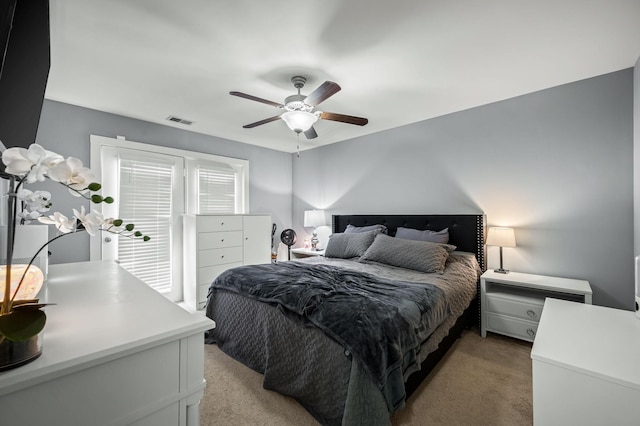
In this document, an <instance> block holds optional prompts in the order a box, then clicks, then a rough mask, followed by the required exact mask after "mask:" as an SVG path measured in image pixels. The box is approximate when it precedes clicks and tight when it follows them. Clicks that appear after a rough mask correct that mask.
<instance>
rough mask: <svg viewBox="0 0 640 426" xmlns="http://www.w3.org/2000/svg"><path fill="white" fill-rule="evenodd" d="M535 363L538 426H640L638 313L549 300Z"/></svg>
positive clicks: (536, 419)
mask: <svg viewBox="0 0 640 426" xmlns="http://www.w3.org/2000/svg"><path fill="white" fill-rule="evenodd" d="M531 359H532V361H533V422H534V424H535V425H539V426H553V425H558V426H560V425H562V426H564V425H586V426H588V425H593V426H600V425H616V426H624V425H638V424H640V320H639V319H638V318H637V317H636V316H635V314H634V312H632V311H623V310H619V309H611V308H605V307H602V306H592V305H585V304H581V303H574V302H567V301H564V300H554V299H547V300H546V302H545V307H544V312H543V313H542V318H541V320H540V325H539V326H538V335H537V337H536V340H535V342H534V344H533V349H532V350H531Z"/></svg>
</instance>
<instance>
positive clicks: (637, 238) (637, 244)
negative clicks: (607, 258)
mask: <svg viewBox="0 0 640 426" xmlns="http://www.w3.org/2000/svg"><path fill="white" fill-rule="evenodd" d="M633 217H634V224H633V230H634V233H633V235H634V255H635V256H638V255H640V58H638V60H637V61H636V66H635V67H634V69H633ZM638 296H640V293H638Z"/></svg>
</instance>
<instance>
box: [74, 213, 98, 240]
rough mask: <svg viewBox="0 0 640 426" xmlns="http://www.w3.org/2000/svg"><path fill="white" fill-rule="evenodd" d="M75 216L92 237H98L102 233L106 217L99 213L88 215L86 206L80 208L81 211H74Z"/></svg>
mask: <svg viewBox="0 0 640 426" xmlns="http://www.w3.org/2000/svg"><path fill="white" fill-rule="evenodd" d="M73 215H74V216H75V217H76V218H77V219H78V220H79V221H80V223H82V226H83V227H84V229H85V230H86V231H87V233H88V234H89V235H91V236H94V235H96V233H97V232H98V231H100V227H101V226H102V224H103V223H104V216H102V214H101V213H99V212H97V211H95V210H94V211H93V213H88V214H87V213H86V212H85V209H84V206H82V207H80V211H78V210H76V209H73Z"/></svg>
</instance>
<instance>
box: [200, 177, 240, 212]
mask: <svg viewBox="0 0 640 426" xmlns="http://www.w3.org/2000/svg"><path fill="white" fill-rule="evenodd" d="M197 182H198V192H197V193H198V213H199V214H211V213H236V204H237V202H236V185H237V172H236V171H235V170H234V169H232V168H225V167H215V166H207V165H198V167H197Z"/></svg>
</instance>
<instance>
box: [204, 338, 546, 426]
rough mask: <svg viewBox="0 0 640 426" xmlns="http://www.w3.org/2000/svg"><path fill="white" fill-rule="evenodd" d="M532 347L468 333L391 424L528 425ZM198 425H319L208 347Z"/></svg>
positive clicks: (253, 375)
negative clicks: (199, 423) (205, 386)
mask: <svg viewBox="0 0 640 426" xmlns="http://www.w3.org/2000/svg"><path fill="white" fill-rule="evenodd" d="M530 352H531V344H530V343H527V342H522V341H520V340H515V339H511V338H508V337H503V336H499V335H496V334H489V336H487V338H486V339H483V338H481V337H480V335H479V332H478V330H477V329H472V330H469V331H465V332H464V333H463V334H462V337H461V338H460V339H458V340H457V341H456V342H455V343H454V345H453V347H452V348H451V350H449V352H448V353H447V355H446V356H445V357H444V358H443V359H442V361H441V362H440V363H439V364H438V366H436V368H435V369H434V370H433V371H432V372H431V374H430V375H429V377H427V379H426V380H425V381H424V382H423V383H422V384H421V385H420V387H419V388H418V389H417V390H416V391H415V393H414V394H413V395H412V396H411V397H410V398H409V400H408V401H407V406H406V407H405V408H404V409H403V410H401V411H399V412H398V413H396V414H395V415H394V416H393V417H392V419H391V422H392V425H394V426H414V425H416V426H418V425H491V426H501V425H505V426H506V425H509V426H511V425H524V426H526V425H531V424H533V405H532V389H531V358H530ZM205 378H206V380H207V388H206V390H205V393H204V397H203V398H202V400H201V402H200V422H201V425H202V426H212V425H225V426H236V425H237V426H240V425H243V426H244V425H261V426H287V425H291V426H306V425H309V426H316V425H318V423H317V422H316V420H315V419H314V418H313V417H312V416H311V415H310V414H309V413H307V411H306V410H305V409H304V408H302V406H301V405H299V404H298V403H297V402H296V401H295V400H294V399H292V398H290V397H286V396H283V395H280V394H278V393H276V392H272V391H268V390H265V389H263V388H262V375H261V374H259V373H256V372H255V371H253V370H251V369H249V368H247V367H245V366H244V365H242V364H240V363H239V362H237V361H235V360H234V359H232V358H231V357H229V356H228V355H226V354H225V353H223V352H221V351H220V350H219V349H218V347H217V346H216V345H205Z"/></svg>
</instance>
